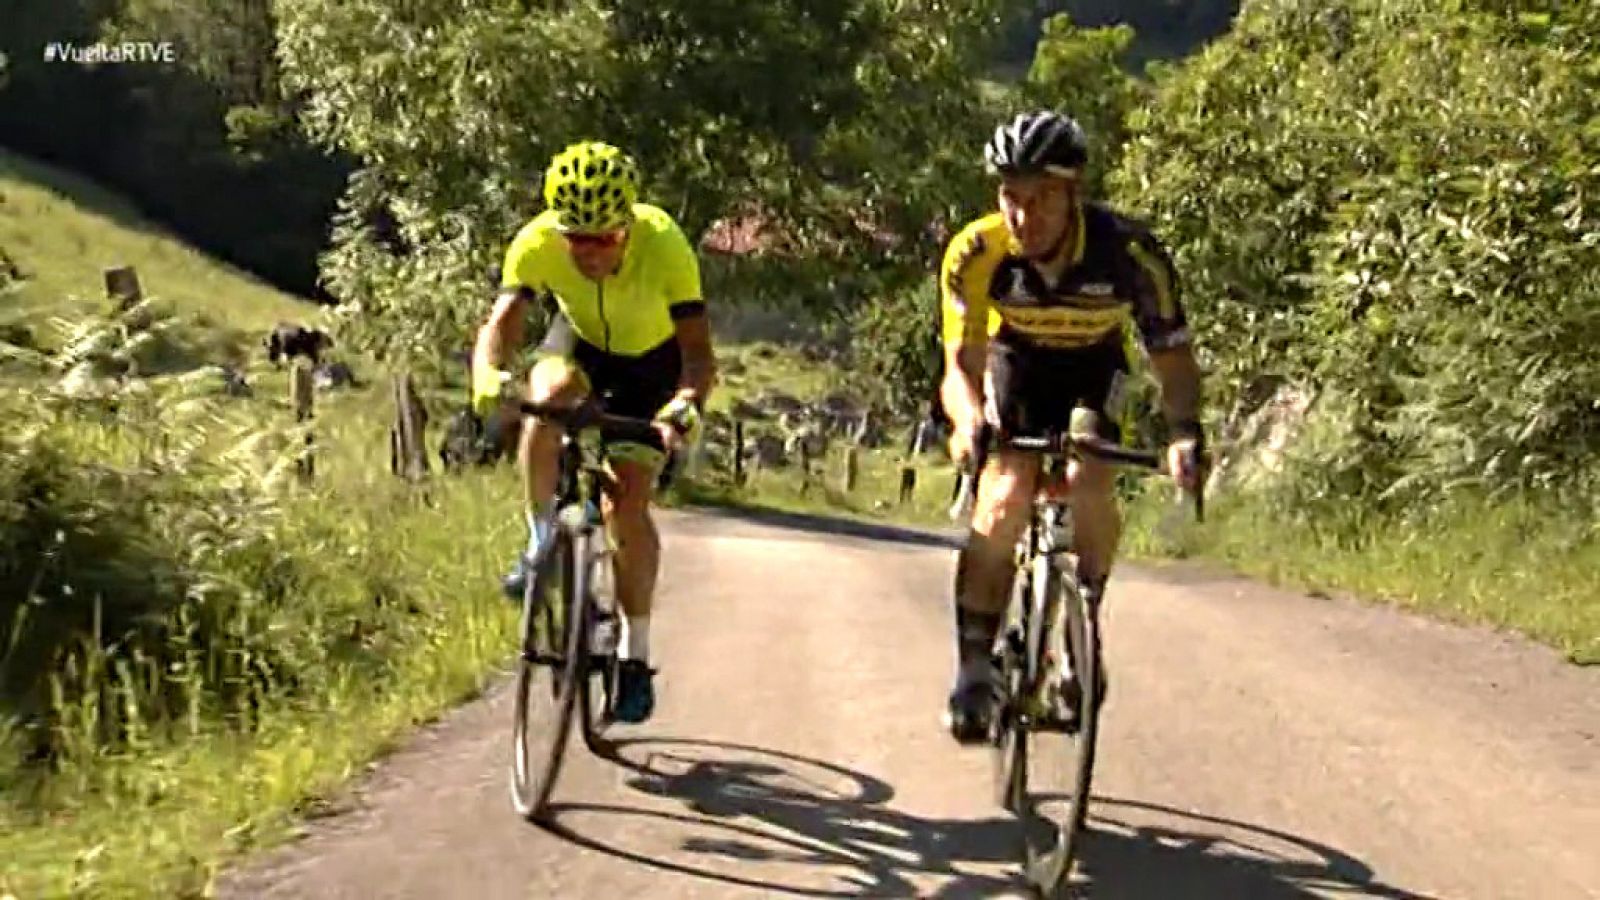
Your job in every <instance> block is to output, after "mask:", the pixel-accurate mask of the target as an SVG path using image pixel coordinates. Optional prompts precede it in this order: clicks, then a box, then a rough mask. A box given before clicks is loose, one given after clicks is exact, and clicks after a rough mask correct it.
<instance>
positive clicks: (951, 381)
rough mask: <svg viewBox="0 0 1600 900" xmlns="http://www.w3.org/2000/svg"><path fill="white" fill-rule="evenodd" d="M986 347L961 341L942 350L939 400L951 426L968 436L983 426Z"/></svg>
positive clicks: (969, 341)
mask: <svg viewBox="0 0 1600 900" xmlns="http://www.w3.org/2000/svg"><path fill="white" fill-rule="evenodd" d="M987 358H988V347H987V346H986V345H985V343H984V342H982V341H977V342H974V341H972V340H964V341H961V342H959V343H957V344H954V345H946V346H945V355H944V383H943V384H941V385H940V386H939V399H940V400H941V401H942V402H943V403H944V408H945V412H946V413H948V414H949V416H950V419H951V422H952V424H953V425H954V426H955V427H956V428H957V429H958V430H965V431H967V432H971V431H973V430H975V429H976V428H977V427H978V425H980V424H981V423H982V422H983V370H984V366H985V363H986V361H987Z"/></svg>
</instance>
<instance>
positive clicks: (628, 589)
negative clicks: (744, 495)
mask: <svg viewBox="0 0 1600 900" xmlns="http://www.w3.org/2000/svg"><path fill="white" fill-rule="evenodd" d="M638 190H639V188H638V169H637V166H636V165H635V163H634V161H633V160H632V159H631V158H629V157H628V156H627V154H625V153H624V152H623V151H622V150H620V149H618V148H617V147H614V146H612V145H610V144H606V143H602V142H597V141H587V142H581V143H577V144H573V145H571V146H569V147H567V148H566V149H565V150H563V151H562V152H561V153H559V154H557V155H556V157H555V158H554V159H553V160H552V161H551V163H550V167H549V169H548V170H547V171H546V172H545V176H544V201H545V206H546V209H545V210H544V212H542V213H540V214H539V215H538V216H536V217H535V218H534V219H532V220H531V221H529V222H528V223H527V224H526V225H524V226H523V227H522V229H521V230H520V231H519V232H518V233H517V235H516V237H515V238H514V239H513V240H512V242H511V246H510V247H509V248H508V249H507V251H506V256H505V262H504V265H503V267H502V271H501V279H500V285H501V286H500V293H499V296H498V298H497V299H496V301H495V305H494V309H493V311H492V312H491V313H490V314H489V319H488V321H487V322H485V323H484V325H483V327H482V328H480V329H479V331H478V338H477V345H476V347H475V349H474V352H473V361H472V372H473V407H474V409H475V410H476V411H477V413H478V414H479V415H480V416H484V417H487V416H490V415H495V414H496V413H497V409H498V407H499V404H500V402H501V395H502V388H503V386H504V385H505V384H506V383H507V382H508V381H510V379H511V375H510V373H509V372H507V371H505V370H504V369H503V366H504V365H506V363H507V361H508V360H509V359H510V357H511V355H512V353H513V352H514V351H515V349H516V348H517V347H520V346H522V342H523V339H524V335H523V321H524V315H525V313H526V311H527V310H526V305H527V304H528V303H533V302H544V303H553V304H554V307H555V310H554V312H555V314H554V315H553V316H552V319H551V326H550V329H549V331H548V333H547V334H546V335H545V337H544V340H543V342H542V343H541V344H540V346H539V349H538V351H537V353H536V356H537V360H536V362H535V364H534V366H533V369H532V371H531V372H530V373H529V376H528V399H529V400H530V401H532V402H534V403H559V404H569V405H575V404H577V403H578V402H579V401H580V400H581V399H582V398H584V397H585V396H587V395H588V394H590V393H591V392H600V393H604V394H607V395H608V396H607V399H606V409H607V410H608V411H609V412H612V413H616V414H618V415H623V416H632V417H637V418H653V419H655V420H656V422H657V423H658V429H657V431H658V440H653V441H651V442H650V443H648V444H633V443H612V444H610V445H609V448H610V449H609V451H608V452H609V455H610V463H611V466H612V468H613V470H614V471H615V473H616V476H617V482H618V486H617V488H616V490H615V491H614V492H612V493H611V494H610V495H608V496H607V497H606V498H605V501H606V502H605V504H604V507H603V512H604V514H605V518H606V522H607V526H608V529H609V531H610V533H611V536H612V539H613V540H614V541H615V543H616V547H617V552H616V556H615V571H614V584H615V585H616V593H617V601H618V605H619V606H621V608H622V611H623V622H622V635H621V641H620V643H619V647H618V655H619V657H620V658H621V664H620V666H619V678H618V697H617V704H616V710H615V715H616V718H617V719H618V720H619V721H623V722H642V721H644V720H646V719H648V718H649V717H650V714H651V712H652V711H653V709H654V708H655V689H654V685H653V681H652V677H653V675H654V670H653V669H652V668H651V667H650V662H649V654H650V651H649V627H650V609H651V597H652V594H653V593H654V590H655V581H656V574H657V571H658V569H659V563H660V540H659V538H658V536H657V533H656V529H655V524H654V523H653V522H652V521H651V518H650V501H651V499H652V497H653V494H654V491H655V485H656V479H657V476H658V475H659V474H660V470H661V466H662V465H663V464H664V463H665V461H666V457H667V454H668V453H671V452H675V451H677V450H679V449H681V448H682V446H683V445H685V444H686V443H693V441H694V440H695V438H696V436H697V434H698V431H699V424H700V414H701V412H702V411H703V410H704V408H705V401H706V398H707V397H708V396H709V394H710V391H711V385H712V382H713V380H714V378H715V371H716V361H715V355H714V353H713V350H712V346H711V328H710V323H709V320H708V317H707V315H706V304H705V300H704V298H703V297H702V296H701V290H700V265H699V261H698V259H697V258H696V256H695V253H694V249H693V248H692V247H691V246H690V244H689V240H688V238H687V237H686V236H685V235H684V233H683V231H682V229H680V228H679V227H678V224H677V223H676V222H674V221H673V219H672V218H671V217H670V216H669V215H667V213H666V212H665V211H663V210H661V209H660V208H658V207H656V206H652V205H650V204H648V203H641V202H639V201H638ZM559 451H560V426H558V425H555V424H554V423H551V422H546V421H542V420H539V419H533V420H530V421H529V423H528V425H527V427H525V428H524V429H523V431H522V442H521V447H520V448H519V454H518V460H519V462H520V464H521V468H522V473H523V483H524V486H525V492H526V500H527V517H528V527H529V538H528V551H527V553H526V554H522V555H519V556H518V559H517V563H516V565H515V566H514V567H513V569H512V571H511V572H510V574H508V575H507V576H506V577H505V578H504V582H503V587H504V590H505V592H506V593H507V595H508V596H511V597H514V598H520V597H521V596H522V592H523V587H524V585H525V584H526V579H527V578H529V577H531V574H532V573H531V572H530V571H529V567H528V564H527V563H528V557H529V556H531V555H532V553H533V551H534V549H535V548H536V547H537V546H538V545H539V543H540V542H541V541H542V539H543V538H544V535H543V534H540V533H538V532H539V531H540V527H539V523H538V517H539V514H540V513H542V512H544V511H546V510H547V509H548V508H549V505H550V504H551V503H552V502H554V497H555V490H556V477H557V474H558V472H557V465H558V455H559Z"/></svg>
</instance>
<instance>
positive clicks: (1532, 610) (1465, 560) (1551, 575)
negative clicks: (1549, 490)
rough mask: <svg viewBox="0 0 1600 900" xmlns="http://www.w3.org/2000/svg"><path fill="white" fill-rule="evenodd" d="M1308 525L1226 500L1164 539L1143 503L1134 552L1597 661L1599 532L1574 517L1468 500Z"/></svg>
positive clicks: (1525, 504) (1355, 513) (1137, 510)
mask: <svg viewBox="0 0 1600 900" xmlns="http://www.w3.org/2000/svg"><path fill="white" fill-rule="evenodd" d="M1352 507H1353V508H1350V509H1347V510H1344V511H1342V512H1339V513H1332V512H1330V513H1327V514H1325V515H1322V516H1320V517H1318V518H1316V519H1315V520H1314V522H1308V521H1304V520H1296V519H1295V518H1293V517H1290V516H1286V515H1285V514H1284V510H1283V508H1282V507H1281V506H1280V505H1277V504H1273V503H1271V502H1269V501H1267V500H1265V499H1261V498H1256V497H1249V496H1245V497H1237V496H1236V497H1231V498H1223V499H1222V500H1221V502H1218V503H1215V504H1213V505H1212V506H1210V507H1208V510H1207V521H1206V522H1205V523H1204V524H1203V525H1193V524H1187V525H1183V526H1182V527H1178V528H1167V529H1163V530H1162V531H1160V532H1158V531H1157V530H1156V529H1154V528H1152V527H1150V525H1151V524H1153V522H1154V521H1155V518H1156V516H1157V515H1158V514H1159V513H1158V511H1157V510H1156V509H1155V508H1154V507H1153V506H1152V505H1151V504H1149V503H1139V504H1135V506H1134V509H1133V511H1132V512H1131V514H1130V516H1129V519H1130V522H1131V523H1132V524H1131V526H1130V528H1129V534H1130V546H1129V550H1130V552H1131V553H1132V554H1133V555H1135V556H1142V557H1144V558H1148V559H1170V558H1176V557H1198V558H1204V559H1210V560H1216V561H1219V562H1223V563H1226V564H1228V565H1229V566H1231V567H1233V568H1235V569H1236V570H1238V571H1240V572H1242V573H1244V574H1247V575H1251V576H1254V577H1258V578H1262V579H1265V580H1267V581H1269V582H1272V583H1274V584H1278V585H1284V586H1290V587H1295V588H1299V589H1302V590H1310V591H1318V592H1338V593H1341V594H1348V595H1352V596H1355V597H1359V598H1363V599H1367V600H1369V601H1372V602H1380V603H1389V604H1393V605H1395V606H1398V607H1401V608H1404V609H1408V610H1412V611H1415V612H1419V613H1426V614H1428V615H1432V616H1435V617H1438V618H1441V619H1444V620H1447V621H1452V622H1457V623H1461V624H1470V625H1488V626H1492V627H1496V628H1503V629H1507V630H1511V631H1516V632H1520V633H1522V634H1525V635H1527V636H1529V637H1531V638H1533V639H1535V640H1538V641H1540V642H1543V643H1545V644H1547V645H1549V646H1551V647H1554V648H1556V649H1557V650H1559V651H1561V652H1562V653H1563V654H1565V656H1566V657H1567V658H1568V659H1569V660H1571V661H1572V662H1575V663H1579V664H1595V663H1600V588H1597V587H1596V582H1595V579H1594V573H1595V572H1600V531H1597V530H1596V529H1595V528H1594V525H1593V523H1592V522H1583V521H1580V520H1579V517H1578V516H1575V515H1574V514H1573V511H1572V509H1571V508H1570V507H1562V506H1557V505H1554V504H1550V503H1545V502H1542V501H1536V500H1508V501H1500V502H1488V501H1485V500H1484V499H1482V498H1479V497H1474V496H1471V495H1465V494H1464V495H1462V496H1460V497H1458V498H1457V499H1456V501H1455V502H1454V503H1453V504H1452V505H1450V506H1449V507H1447V508H1445V509H1441V510H1439V511H1437V512H1434V513H1432V514H1430V515H1426V516H1423V517H1420V518H1418V519H1417V520H1415V521H1409V522H1401V521H1395V520H1392V519H1384V518H1380V517H1377V516H1373V515H1370V514H1366V513H1365V512H1363V511H1362V510H1361V509H1360V508H1359V507H1354V505H1352Z"/></svg>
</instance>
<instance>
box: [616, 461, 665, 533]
mask: <svg viewBox="0 0 1600 900" xmlns="http://www.w3.org/2000/svg"><path fill="white" fill-rule="evenodd" d="M611 468H612V471H614V472H615V473H616V483H615V484H614V485H613V486H612V489H611V490H609V491H607V492H606V497H605V502H606V508H607V509H608V510H609V511H610V512H611V513H612V514H614V515H616V516H619V517H622V518H625V519H633V520H636V521H641V520H645V519H647V518H648V517H649V514H650V499H651V496H652V495H653V494H654V492H655V484H656V473H655V470H654V469H653V468H652V467H650V466H647V465H645V464H643V463H639V462H634V461H632V460H628V461H616V462H613V463H612V466H611Z"/></svg>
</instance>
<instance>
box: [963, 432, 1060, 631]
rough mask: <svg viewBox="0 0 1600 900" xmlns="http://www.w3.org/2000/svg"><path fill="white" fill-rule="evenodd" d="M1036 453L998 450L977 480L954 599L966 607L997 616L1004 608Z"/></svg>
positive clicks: (1036, 464) (1024, 525)
mask: <svg viewBox="0 0 1600 900" xmlns="http://www.w3.org/2000/svg"><path fill="white" fill-rule="evenodd" d="M1038 475H1039V460H1038V457H1036V456H1034V455H1031V454H1027V453H1019V452H1016V451H1010V450H1005V451H1000V452H998V453H995V454H994V455H992V456H990V457H989V464H988V465H987V466H986V467H985V468H984V471H983V473H982V475H981V476H980V478H979V479H978V493H977V496H976V498H974V503H973V511H972V526H971V529H970V531H969V533H968V536H967V545H966V547H964V548H963V549H962V551H961V554H960V556H959V557H958V560H957V564H956V603H957V605H958V606H959V607H960V608H961V609H964V610H967V611H969V612H975V613H980V614H988V615H994V616H998V615H1001V614H1002V613H1004V612H1005V609H1006V601H1007V600H1008V599H1009V598H1010V592H1011V582H1012V578H1013V577H1014V576H1015V574H1016V566H1015V559H1014V556H1013V550H1014V548H1015V547H1016V543H1017V541H1018V540H1019V539H1020V538H1021V537H1022V532H1023V530H1024V529H1026V528H1027V527H1028V516H1029V513H1030V512H1031V510H1032V502H1033V491H1034V486H1035V483H1036V481H1037V479H1038Z"/></svg>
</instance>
